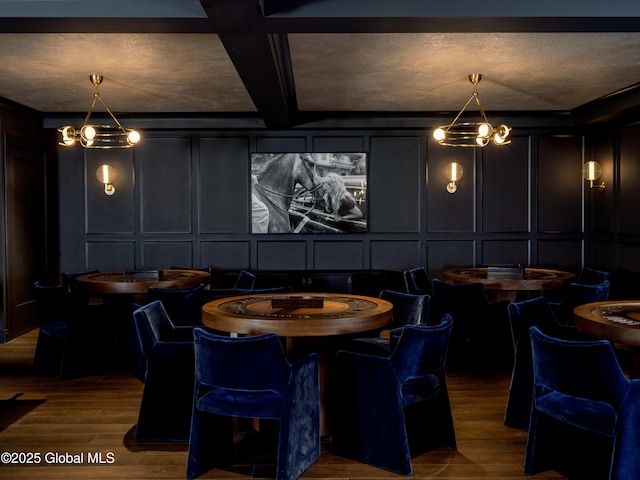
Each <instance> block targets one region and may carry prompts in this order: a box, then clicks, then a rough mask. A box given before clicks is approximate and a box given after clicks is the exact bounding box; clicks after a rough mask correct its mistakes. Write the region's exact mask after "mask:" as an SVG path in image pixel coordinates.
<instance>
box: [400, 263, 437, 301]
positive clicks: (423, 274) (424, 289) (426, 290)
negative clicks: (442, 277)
mask: <svg viewBox="0 0 640 480" xmlns="http://www.w3.org/2000/svg"><path fill="white" fill-rule="evenodd" d="M403 276H404V285H405V287H406V289H407V293H413V294H418V295H420V294H428V295H431V288H432V287H431V280H429V276H428V275H427V271H426V270H425V269H424V267H416V268H412V269H409V270H405V271H404V272H403Z"/></svg>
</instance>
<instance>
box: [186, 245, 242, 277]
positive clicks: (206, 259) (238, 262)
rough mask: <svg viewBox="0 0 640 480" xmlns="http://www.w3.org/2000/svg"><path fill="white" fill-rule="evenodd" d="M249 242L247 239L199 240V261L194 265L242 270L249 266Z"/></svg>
mask: <svg viewBox="0 0 640 480" xmlns="http://www.w3.org/2000/svg"><path fill="white" fill-rule="evenodd" d="M250 251H251V244H250V242H248V241H233V242H231V241H230V242H225V241H220V242H201V243H200V261H199V262H197V263H196V265H194V266H196V267H213V268H214V269H216V270H242V269H248V268H249V267H250V259H251V255H250Z"/></svg>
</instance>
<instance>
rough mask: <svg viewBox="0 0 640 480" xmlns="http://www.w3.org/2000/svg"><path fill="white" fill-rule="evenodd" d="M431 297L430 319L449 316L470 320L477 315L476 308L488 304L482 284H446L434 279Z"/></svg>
mask: <svg viewBox="0 0 640 480" xmlns="http://www.w3.org/2000/svg"><path fill="white" fill-rule="evenodd" d="M432 283H433V293H432V295H431V319H432V320H433V319H440V318H442V317H443V316H444V315H445V314H447V313H448V314H451V316H452V317H453V319H454V321H455V320H456V318H457V317H461V318H471V317H476V316H477V315H478V308H484V307H486V306H487V305H488V304H489V300H488V299H487V294H486V293H485V291H484V287H483V286H482V283H479V282H474V283H446V282H443V281H442V280H439V279H437V278H434V279H433V281H432Z"/></svg>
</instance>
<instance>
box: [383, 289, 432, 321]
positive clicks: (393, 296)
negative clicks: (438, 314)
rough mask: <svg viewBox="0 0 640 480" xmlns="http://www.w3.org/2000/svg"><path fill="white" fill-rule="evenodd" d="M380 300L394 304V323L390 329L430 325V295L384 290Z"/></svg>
mask: <svg viewBox="0 0 640 480" xmlns="http://www.w3.org/2000/svg"><path fill="white" fill-rule="evenodd" d="M380 298H381V299H383V300H387V301H388V302H391V303H392V304H393V322H392V323H391V325H390V326H389V328H398V327H404V326H405V325H419V324H421V323H423V324H426V323H428V319H429V307H430V300H431V297H430V296H429V295H426V294H425V295H417V294H411V293H402V292H395V291H393V290H382V291H381V292H380Z"/></svg>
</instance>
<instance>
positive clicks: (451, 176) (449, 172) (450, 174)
mask: <svg viewBox="0 0 640 480" xmlns="http://www.w3.org/2000/svg"><path fill="white" fill-rule="evenodd" d="M462 171H463V170H462V165H460V164H459V163H457V162H451V163H450V164H448V165H447V168H446V169H445V174H446V176H447V180H449V183H447V192H449V193H456V190H458V185H456V182H457V181H459V180H460V179H461V178H462Z"/></svg>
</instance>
